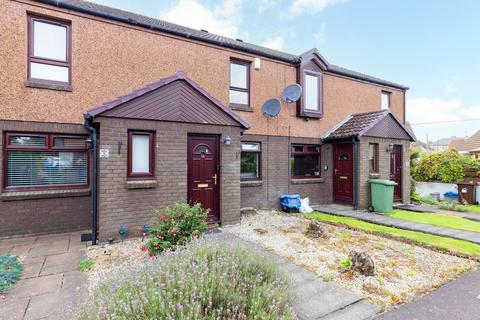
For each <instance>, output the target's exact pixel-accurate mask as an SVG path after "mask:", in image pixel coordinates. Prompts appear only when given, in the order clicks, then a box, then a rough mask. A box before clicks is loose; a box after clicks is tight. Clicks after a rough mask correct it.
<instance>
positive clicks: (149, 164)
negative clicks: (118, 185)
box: [128, 131, 155, 178]
mask: <svg viewBox="0 0 480 320" xmlns="http://www.w3.org/2000/svg"><path fill="white" fill-rule="evenodd" d="M154 139H155V138H154V133H153V132H144V131H129V132H128V176H129V177H134V178H135V177H153V175H154V162H155V152H154V145H155V143H154Z"/></svg>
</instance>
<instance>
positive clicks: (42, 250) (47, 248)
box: [0, 232, 86, 320]
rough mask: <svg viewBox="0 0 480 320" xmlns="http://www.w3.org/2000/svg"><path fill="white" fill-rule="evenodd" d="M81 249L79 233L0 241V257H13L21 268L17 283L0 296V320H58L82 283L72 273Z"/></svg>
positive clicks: (79, 276)
mask: <svg viewBox="0 0 480 320" xmlns="http://www.w3.org/2000/svg"><path fill="white" fill-rule="evenodd" d="M85 249H86V244H85V243H81V242H80V232H75V233H65V234H57V235H46V236H38V237H29V238H18V239H7V240H0V255H17V256H19V257H20V259H21V261H22V262H23V265H24V271H23V273H22V277H21V279H20V280H19V281H18V282H17V283H16V284H14V285H13V286H12V287H10V289H9V290H7V292H6V293H3V294H0V319H2V320H3V319H8V320H17V319H19V320H20V319H21V320H35V319H61V317H62V314H63V311H64V310H66V309H67V308H71V307H73V306H74V305H75V302H76V301H77V298H78V296H79V294H80V291H81V290H82V289H81V286H82V285H83V284H84V283H85V280H86V276H85V274H83V273H82V272H79V271H76V270H77V267H78V263H79V262H80V260H81V259H82V258H83V257H84V255H85Z"/></svg>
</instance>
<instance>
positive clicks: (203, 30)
mask: <svg viewBox="0 0 480 320" xmlns="http://www.w3.org/2000/svg"><path fill="white" fill-rule="evenodd" d="M200 31H202V32H206V33H208V30H205V29H200Z"/></svg>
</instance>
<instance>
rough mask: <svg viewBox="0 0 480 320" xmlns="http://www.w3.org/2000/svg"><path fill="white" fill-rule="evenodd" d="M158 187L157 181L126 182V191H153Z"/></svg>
mask: <svg viewBox="0 0 480 320" xmlns="http://www.w3.org/2000/svg"><path fill="white" fill-rule="evenodd" d="M157 185H158V183H157V180H131V181H127V189H154V188H156V187H157Z"/></svg>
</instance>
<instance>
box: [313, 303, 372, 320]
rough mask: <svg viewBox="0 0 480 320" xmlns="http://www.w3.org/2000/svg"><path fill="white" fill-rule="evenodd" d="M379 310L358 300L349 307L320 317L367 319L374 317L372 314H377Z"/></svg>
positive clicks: (331, 319) (329, 319) (349, 319)
mask: <svg viewBox="0 0 480 320" xmlns="http://www.w3.org/2000/svg"><path fill="white" fill-rule="evenodd" d="M377 312H378V307H376V306H374V305H372V304H370V303H368V302H365V301H358V302H355V303H353V304H351V305H349V306H348V308H344V309H341V310H338V311H336V312H334V313H331V314H329V315H327V316H325V317H322V318H320V319H321V320H365V319H372V314H375V313H377Z"/></svg>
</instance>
